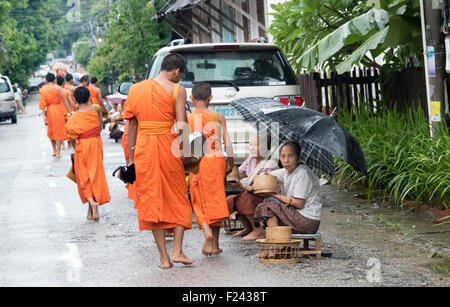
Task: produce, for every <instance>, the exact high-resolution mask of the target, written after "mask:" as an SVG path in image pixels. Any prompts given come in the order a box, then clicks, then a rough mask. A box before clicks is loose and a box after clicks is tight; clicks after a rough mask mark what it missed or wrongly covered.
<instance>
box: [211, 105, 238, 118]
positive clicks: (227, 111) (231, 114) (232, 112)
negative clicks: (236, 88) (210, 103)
mask: <svg viewBox="0 0 450 307" xmlns="http://www.w3.org/2000/svg"><path fill="white" fill-rule="evenodd" d="M214 111H216V112H217V113H222V114H223V115H224V116H225V119H227V120H230V119H241V117H240V116H239V114H238V113H237V111H236V109H235V108H233V107H215V110H214Z"/></svg>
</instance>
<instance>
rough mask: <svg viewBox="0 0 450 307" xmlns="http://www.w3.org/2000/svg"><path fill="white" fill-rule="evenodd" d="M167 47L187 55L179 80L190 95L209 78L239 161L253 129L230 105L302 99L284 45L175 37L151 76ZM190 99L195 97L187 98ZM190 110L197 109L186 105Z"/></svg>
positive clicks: (214, 107)
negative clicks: (259, 99)
mask: <svg viewBox="0 0 450 307" xmlns="http://www.w3.org/2000/svg"><path fill="white" fill-rule="evenodd" d="M169 53H178V54H180V55H182V56H183V57H184V59H185V60H186V64H187V70H186V73H185V75H184V78H183V80H182V81H181V82H180V84H181V85H183V86H184V87H185V88H186V90H187V97H188V99H189V97H190V95H191V91H192V87H193V86H194V84H195V83H197V82H208V83H209V84H210V85H211V88H212V95H213V100H212V101H211V105H210V109H211V110H213V111H216V112H220V113H222V114H224V115H225V118H226V120H227V128H228V132H229V134H230V137H231V140H232V142H233V150H234V154H235V163H236V164H240V163H242V162H243V161H244V160H245V159H246V158H247V157H248V154H249V148H248V147H249V140H250V138H251V135H252V134H253V133H255V129H254V128H253V127H252V126H250V125H248V124H246V123H244V122H243V120H242V117H241V116H240V115H239V114H238V113H237V111H236V110H235V109H234V108H233V107H232V106H231V105H230V104H231V102H232V101H233V100H235V99H239V98H249V97H268V98H273V99H278V100H279V101H280V102H281V103H284V104H296V105H302V104H303V99H302V98H301V97H300V90H299V86H298V83H297V78H296V76H295V73H294V71H293V70H292V68H291V66H290V65H289V63H288V61H287V60H286V58H285V57H284V55H283V53H282V52H281V50H280V48H279V47H278V46H276V45H273V44H265V43H231V44H228V43H222V44H186V45H185V44H184V42H183V40H179V41H176V42H175V41H174V42H172V43H171V44H169V46H167V47H164V48H162V49H160V50H158V52H157V53H156V54H155V56H154V57H153V59H152V61H151V64H150V66H149V70H148V72H147V76H146V77H147V79H150V78H155V77H156V76H157V75H158V74H159V72H160V69H161V63H162V61H163V59H164V57H165V56H167V55H168V54H169ZM188 103H189V104H190V103H191V102H190V101H188ZM187 111H188V112H190V111H193V110H192V109H191V108H188V110H187Z"/></svg>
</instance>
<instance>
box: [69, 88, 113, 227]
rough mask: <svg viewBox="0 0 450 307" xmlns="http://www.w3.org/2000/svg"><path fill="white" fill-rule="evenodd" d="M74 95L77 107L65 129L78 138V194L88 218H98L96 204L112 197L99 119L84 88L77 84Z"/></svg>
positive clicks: (76, 162)
mask: <svg viewBox="0 0 450 307" xmlns="http://www.w3.org/2000/svg"><path fill="white" fill-rule="evenodd" d="M74 95H75V100H76V102H77V104H78V111H77V112H76V113H75V114H74V115H72V116H71V117H70V119H69V121H68V122H67V123H66V130H67V134H68V136H69V138H70V139H71V140H77V143H76V146H75V159H74V171H75V176H76V181H77V186H78V194H79V195H80V198H81V202H82V203H83V204H85V203H88V204H89V208H88V214H87V219H88V220H94V221H98V220H99V219H100V214H99V211H98V208H99V206H101V205H103V204H106V203H108V202H109V201H110V199H111V197H110V195H109V190H108V184H107V181H106V176H105V168H104V166H103V144H102V139H101V137H100V132H101V128H100V127H101V119H99V116H98V113H97V112H96V111H95V109H94V108H92V107H91V106H90V105H89V97H90V95H89V90H88V89H87V88H85V87H79V88H77V89H76V90H75V93H74Z"/></svg>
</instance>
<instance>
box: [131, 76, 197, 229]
mask: <svg viewBox="0 0 450 307" xmlns="http://www.w3.org/2000/svg"><path fill="white" fill-rule="evenodd" d="M123 117H124V118H125V119H131V118H133V117H136V119H137V121H138V125H139V128H138V133H137V140H136V148H135V152H134V164H135V169H136V182H135V186H136V201H135V208H136V209H137V210H138V220H139V230H155V229H172V228H175V227H178V226H184V227H186V228H188V229H190V228H192V208H191V204H190V203H189V199H188V195H187V184H186V179H185V176H184V167H183V163H182V161H181V158H177V157H176V156H175V155H173V154H172V143H173V142H174V141H175V140H176V138H177V137H178V135H177V134H173V133H171V127H172V126H173V124H174V121H175V109H174V98H173V97H172V95H171V94H169V93H168V92H167V91H166V90H165V89H164V88H163V87H162V86H161V85H160V84H158V83H157V82H156V81H154V80H145V81H142V82H140V83H137V84H135V85H133V86H132V87H131V88H130V92H129V93H128V98H127V102H126V104H125V110H124V115H123ZM161 126H162V127H161Z"/></svg>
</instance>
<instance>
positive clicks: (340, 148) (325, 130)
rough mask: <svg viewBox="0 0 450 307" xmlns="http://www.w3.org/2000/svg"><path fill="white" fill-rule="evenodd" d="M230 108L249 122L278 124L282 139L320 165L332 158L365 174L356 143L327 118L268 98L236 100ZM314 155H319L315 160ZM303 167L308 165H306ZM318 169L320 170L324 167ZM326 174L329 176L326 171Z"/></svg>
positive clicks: (361, 154) (362, 160)
mask: <svg viewBox="0 0 450 307" xmlns="http://www.w3.org/2000/svg"><path fill="white" fill-rule="evenodd" d="M232 106H234V107H235V108H236V110H237V111H238V112H239V113H240V114H241V115H242V116H243V117H244V119H245V120H246V121H248V122H253V123H255V122H261V121H262V122H267V123H273V122H277V123H278V124H279V130H280V131H279V132H280V134H281V135H283V136H285V137H286V138H288V139H290V140H293V141H297V142H299V143H300V145H301V146H302V147H303V151H305V152H308V150H311V157H312V158H313V159H314V160H317V161H319V163H320V164H329V163H327V159H328V158H329V157H330V156H331V154H335V155H337V156H338V157H340V158H341V159H343V160H344V161H346V162H348V163H349V164H350V165H351V166H353V168H354V169H355V170H357V171H359V172H361V173H363V174H366V173H367V167H366V161H365V158H364V154H363V152H362V150H361V146H360V145H359V143H358V141H357V140H356V139H355V138H354V137H353V136H352V135H351V134H350V133H349V132H348V131H347V130H345V129H344V128H342V127H341V126H340V125H339V124H338V123H337V122H336V121H335V120H334V119H333V118H331V117H330V116H327V115H324V114H322V113H319V112H316V111H313V110H310V109H306V108H301V107H297V106H286V105H283V104H281V103H279V102H278V101H275V100H273V99H270V98H245V99H238V100H235V101H233V103H232ZM305 144H306V145H307V146H305ZM308 145H309V147H311V145H313V147H314V148H320V149H322V150H324V151H326V152H327V153H328V155H327V154H324V153H323V152H322V151H316V150H315V149H314V148H312V149H311V148H308ZM317 154H320V155H319V156H316V155H317ZM305 163H306V164H309V163H308V161H305ZM316 168H317V167H316ZM319 168H321V169H322V168H323V165H320V167H319ZM322 170H323V169H322ZM326 172H327V173H328V174H330V172H329V171H326ZM333 174H334V164H333Z"/></svg>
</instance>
